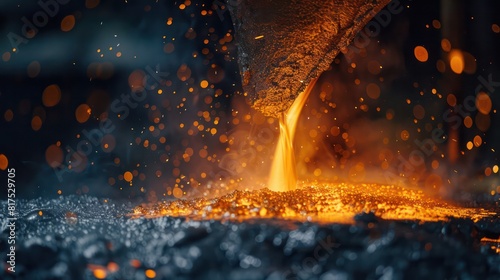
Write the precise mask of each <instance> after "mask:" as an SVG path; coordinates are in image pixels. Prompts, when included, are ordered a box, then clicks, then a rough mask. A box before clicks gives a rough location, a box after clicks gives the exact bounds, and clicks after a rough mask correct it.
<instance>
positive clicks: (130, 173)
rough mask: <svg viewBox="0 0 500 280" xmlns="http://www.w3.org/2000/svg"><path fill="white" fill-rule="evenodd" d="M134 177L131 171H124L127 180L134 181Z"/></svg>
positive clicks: (124, 177)
mask: <svg viewBox="0 0 500 280" xmlns="http://www.w3.org/2000/svg"><path fill="white" fill-rule="evenodd" d="M133 178H134V175H133V174H132V172H130V171H126V172H125V173H123V179H124V180H125V181H127V182H132V179H133Z"/></svg>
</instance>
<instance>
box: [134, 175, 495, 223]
mask: <svg viewBox="0 0 500 280" xmlns="http://www.w3.org/2000/svg"><path fill="white" fill-rule="evenodd" d="M304 186H305V187H304V188H300V189H297V190H293V191H288V192H273V191H270V190H268V189H261V190H256V191H234V192H232V193H230V194H227V195H224V196H221V197H219V198H214V199H206V198H198V199H192V200H177V201H171V202H161V203H157V204H154V205H146V206H137V207H136V208H135V209H134V213H133V215H132V216H134V217H140V216H146V217H151V218H152V217H158V216H171V217H185V218H189V219H194V220H206V219H216V220H226V219H229V220H247V219H253V218H276V219H288V220H297V221H314V222H328V223H352V222H354V219H353V218H354V216H355V215H357V214H360V213H364V212H373V213H374V214H375V215H376V216H377V217H380V218H382V219H387V220H416V221H422V222H427V221H444V220H448V219H449V218H450V217H455V218H470V219H472V220H474V221H476V220H479V219H481V218H483V217H488V216H493V215H496V213H493V212H488V211H485V210H484V209H475V208H463V207H460V206H456V205H453V204H451V203H448V202H446V201H443V200H441V199H437V198H433V197H430V196H428V195H426V194H424V193H423V192H422V191H420V190H413V189H406V188H403V187H396V186H388V185H378V184H343V183H342V184H332V183H314V185H313V186H311V185H304Z"/></svg>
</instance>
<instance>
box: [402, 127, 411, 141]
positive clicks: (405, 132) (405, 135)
mask: <svg viewBox="0 0 500 280" xmlns="http://www.w3.org/2000/svg"><path fill="white" fill-rule="evenodd" d="M408 139H410V132H408V130H403V131H401V140H403V141H407V140H408Z"/></svg>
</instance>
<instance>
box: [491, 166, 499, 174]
mask: <svg viewBox="0 0 500 280" xmlns="http://www.w3.org/2000/svg"><path fill="white" fill-rule="evenodd" d="M492 170H493V173H495V174H496V173H498V165H494V166H493V168H492Z"/></svg>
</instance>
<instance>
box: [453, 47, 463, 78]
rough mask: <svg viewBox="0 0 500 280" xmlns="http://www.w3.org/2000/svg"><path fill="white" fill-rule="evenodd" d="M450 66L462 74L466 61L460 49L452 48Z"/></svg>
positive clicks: (456, 72) (455, 71)
mask: <svg viewBox="0 0 500 280" xmlns="http://www.w3.org/2000/svg"><path fill="white" fill-rule="evenodd" d="M450 67H451V70H452V71H453V72H454V73H455V74H462V72H463V71H464V67H465V63H464V56H463V55H462V52H461V51H459V50H452V51H451V53H450Z"/></svg>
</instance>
